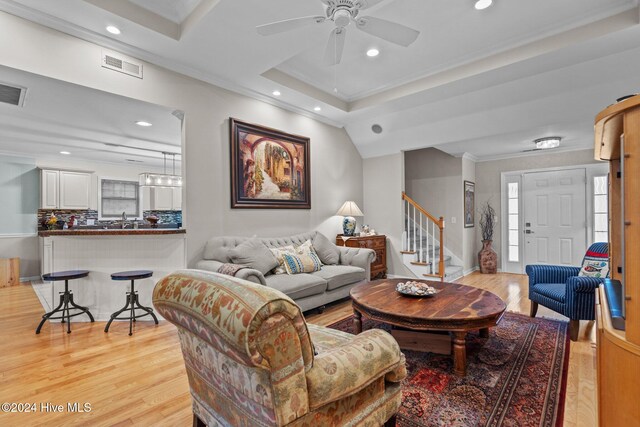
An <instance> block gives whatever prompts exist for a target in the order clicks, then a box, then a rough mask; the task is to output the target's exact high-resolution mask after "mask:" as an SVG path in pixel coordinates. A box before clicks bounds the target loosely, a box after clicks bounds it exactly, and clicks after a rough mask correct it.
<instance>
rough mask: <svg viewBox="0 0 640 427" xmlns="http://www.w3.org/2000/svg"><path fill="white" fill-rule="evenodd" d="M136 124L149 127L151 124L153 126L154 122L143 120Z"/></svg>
mask: <svg viewBox="0 0 640 427" xmlns="http://www.w3.org/2000/svg"><path fill="white" fill-rule="evenodd" d="M136 124H137V125H138V126H142V127H144V128H148V127H149V126H153V124H151V123H149V122H145V121H143V120H140V121H137V122H136Z"/></svg>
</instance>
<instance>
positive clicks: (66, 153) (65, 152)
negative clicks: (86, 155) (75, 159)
mask: <svg viewBox="0 0 640 427" xmlns="http://www.w3.org/2000/svg"><path fill="white" fill-rule="evenodd" d="M60 154H64V155H65V156H68V155H69V154H71V153H70V152H68V151H61V152H60Z"/></svg>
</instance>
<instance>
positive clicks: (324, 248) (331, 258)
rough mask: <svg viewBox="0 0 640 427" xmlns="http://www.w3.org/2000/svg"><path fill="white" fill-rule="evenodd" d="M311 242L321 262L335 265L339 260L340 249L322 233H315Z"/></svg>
mask: <svg viewBox="0 0 640 427" xmlns="http://www.w3.org/2000/svg"><path fill="white" fill-rule="evenodd" d="M312 243H313V249H315V251H316V253H317V254H318V256H319V257H320V261H322V263H323V264H327V265H335V264H338V262H340V250H339V249H338V247H337V246H336V245H334V244H333V243H331V242H330V241H329V239H327V238H326V237H325V235H324V234H322V233H316V236H315V237H314V238H313V241H312Z"/></svg>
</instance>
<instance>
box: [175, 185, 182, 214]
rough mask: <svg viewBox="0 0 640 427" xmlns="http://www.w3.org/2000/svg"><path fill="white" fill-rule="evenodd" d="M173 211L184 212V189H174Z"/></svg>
mask: <svg viewBox="0 0 640 427" xmlns="http://www.w3.org/2000/svg"><path fill="white" fill-rule="evenodd" d="M173 210H174V211H181V210H182V187H176V188H174V189H173Z"/></svg>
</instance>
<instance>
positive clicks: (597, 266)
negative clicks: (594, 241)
mask: <svg viewBox="0 0 640 427" xmlns="http://www.w3.org/2000/svg"><path fill="white" fill-rule="evenodd" d="M578 276H582V277H601V278H605V277H609V254H607V253H599V252H593V251H588V252H587V254H586V255H585V257H584V261H582V268H581V269H580V273H578Z"/></svg>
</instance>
